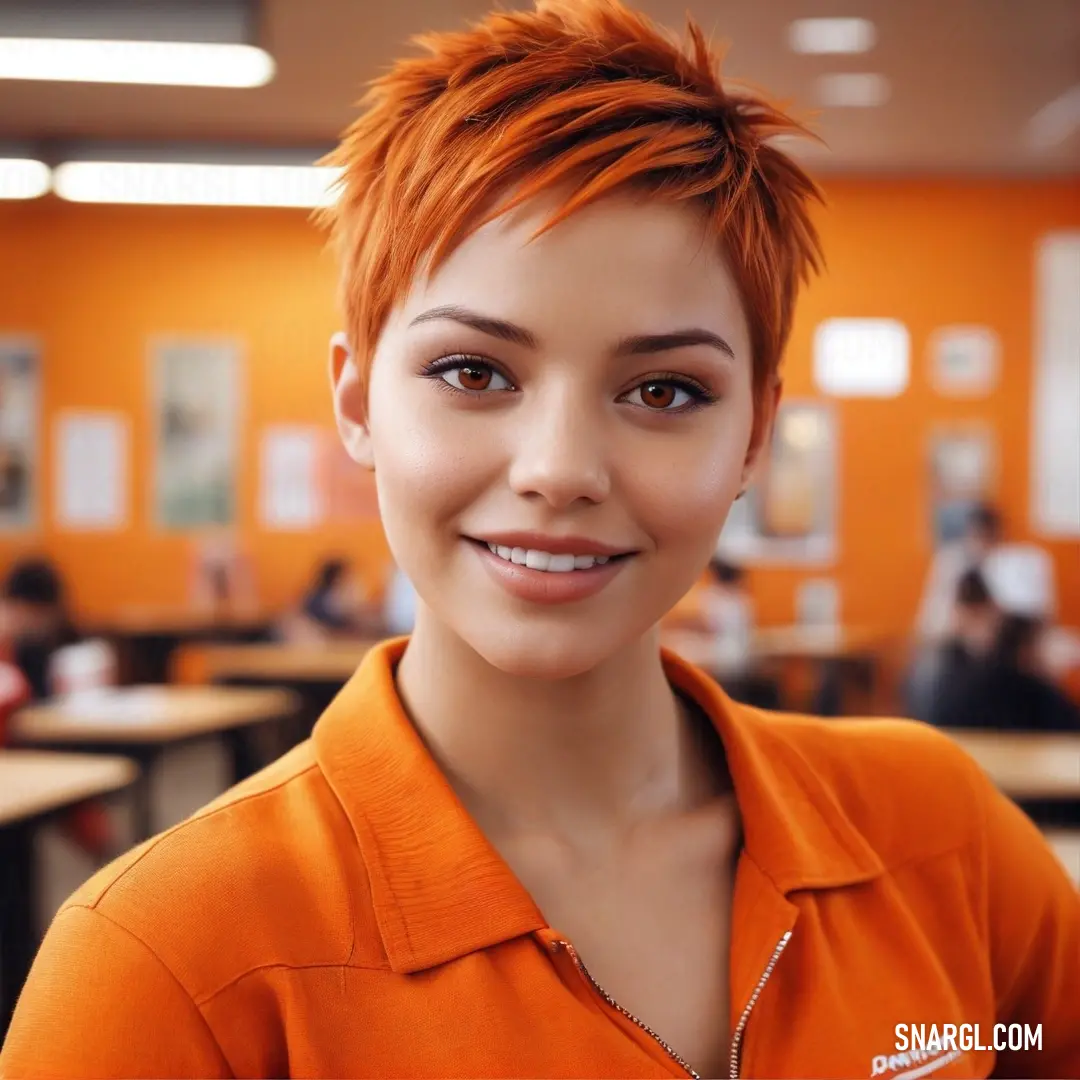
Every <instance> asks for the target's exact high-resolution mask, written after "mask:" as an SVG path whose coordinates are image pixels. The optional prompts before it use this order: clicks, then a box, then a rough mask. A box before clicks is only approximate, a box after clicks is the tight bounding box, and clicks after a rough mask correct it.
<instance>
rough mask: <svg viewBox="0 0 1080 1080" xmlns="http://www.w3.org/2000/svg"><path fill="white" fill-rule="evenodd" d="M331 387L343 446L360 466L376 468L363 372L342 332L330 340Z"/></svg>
mask: <svg viewBox="0 0 1080 1080" xmlns="http://www.w3.org/2000/svg"><path fill="white" fill-rule="evenodd" d="M330 387H331V390H332V391H333V396H334V419H335V420H336V421H337V429H338V435H340V436H341V441H342V444H343V445H344V447H345V449H346V451H347V452H348V454H349V457H351V458H352V459H353V461H355V462H356V463H357V464H358V465H362V466H363V467H364V468H365V469H374V468H375V461H374V457H373V455H372V452H371V435H370V433H369V432H368V426H367V402H366V401H365V400H364V398H365V394H364V389H363V387H362V386H361V384H360V372H359V370H358V369H357V366H356V362H355V360H354V358H353V353H352V349H351V348H350V346H349V339H348V338H347V337H346V336H345V333H344V332H343V331H341V330H339V331H337V333H335V334H334V335H333V336H332V337H331V338H330Z"/></svg>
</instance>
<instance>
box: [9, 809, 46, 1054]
mask: <svg viewBox="0 0 1080 1080" xmlns="http://www.w3.org/2000/svg"><path fill="white" fill-rule="evenodd" d="M37 897H38V890H37V874H36V867H35V865H34V829H33V826H32V825H31V824H29V823H25V824H19V825H14V826H9V827H8V828H4V829H0V1042H2V1041H3V1038H4V1035H5V1034H6V1032H7V1029H8V1025H9V1024H10V1023H11V1015H12V1013H13V1012H14V1011H15V1002H16V1000H17V999H18V996H19V994H20V992H21V991H22V988H23V983H25V982H26V976H27V975H28V974H29V973H30V965H31V964H32V963H33V961H34V955H35V953H36V952H37V949H38V945H39V944H40V935H39V929H38V926H37V917H38V904H37Z"/></svg>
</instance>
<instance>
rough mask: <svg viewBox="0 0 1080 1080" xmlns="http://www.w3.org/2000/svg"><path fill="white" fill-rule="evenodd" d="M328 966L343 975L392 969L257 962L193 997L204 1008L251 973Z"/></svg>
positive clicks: (314, 969) (307, 969) (361, 965)
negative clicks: (253, 965)
mask: <svg viewBox="0 0 1080 1080" xmlns="http://www.w3.org/2000/svg"><path fill="white" fill-rule="evenodd" d="M328 968H341V972H342V976H343V977H344V974H345V972H346V971H348V970H349V969H352V970H354V971H382V972H385V973H387V974H390V972H391V969H390V968H389V967H383V966H379V967H372V966H369V965H367V964H342V963H339V962H337V961H335V962H333V963H329V964H280V963H275V964H257V965H256V966H255V967H252V968H248V969H247V970H246V971H243V972H241V973H240V974H239V975H235V976H233V978H231V979H230V980H229V981H228V982H227V983H224V984H223V985H221V986H219V987H218V988H217V989H216V990H211V991H210V993H208V994H206V995H204V996H203V997H200V998H194V999H192V1000H193V1001H195V1003H196V1004H197V1005H198V1007H199V1008H202V1006H204V1005H209V1004H210V1002H211V1001H213V1000H214V998H216V997H218V996H220V995H221V994H224V993H225V992H226V991H227V990H231V989H232V988H233V987H235V986H236V985H237V984H238V983H241V982H243V981H244V979H246V978H247V977H248V976H249V975H257V974H258V973H259V972H260V971H320V970H324V969H328Z"/></svg>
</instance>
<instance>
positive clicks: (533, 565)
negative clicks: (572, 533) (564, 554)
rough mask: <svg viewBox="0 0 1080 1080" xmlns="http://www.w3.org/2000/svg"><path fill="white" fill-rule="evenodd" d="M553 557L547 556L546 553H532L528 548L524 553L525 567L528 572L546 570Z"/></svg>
mask: <svg viewBox="0 0 1080 1080" xmlns="http://www.w3.org/2000/svg"><path fill="white" fill-rule="evenodd" d="M552 558H554V556H552V555H549V554H548V553H547V552H546V551H534V550H533V549H532V548H529V550H528V551H526V552H525V565H526V566H527V567H528V568H529V569H530V570H546V569H547V568H548V567H549V566H550V565H551V560H552Z"/></svg>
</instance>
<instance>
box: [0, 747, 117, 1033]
mask: <svg viewBox="0 0 1080 1080" xmlns="http://www.w3.org/2000/svg"><path fill="white" fill-rule="evenodd" d="M137 776H138V768H137V767H136V765H135V763H134V762H131V761H126V760H125V759H123V758H116V757H99V756H91V755H84V754H52V753H43V752H40V751H35V750H0V1041H2V1040H3V1036H4V1032H5V1031H6V1030H7V1027H8V1023H9V1022H10V1019H11V1013H12V1010H13V1009H14V1008H15V1001H16V999H17V998H18V995H19V992H20V991H21V989H22V986H23V983H24V982H25V981H26V976H27V974H28V972H29V971H30V965H31V963H32V962H33V959H34V954H35V953H36V952H37V948H38V945H39V943H40V941H41V933H40V930H41V928H40V927H39V926H38V925H37V919H38V914H39V906H38V891H37V885H38V875H37V866H36V864H35V859H34V836H35V833H36V830H37V828H38V826H39V825H41V824H42V822H44V821H46V820H47V819H48V818H49V816H50V815H52V814H55V813H57V812H59V811H62V810H65V809H67V808H68V807H71V806H74V805H77V804H78V803H80V802H83V801H84V800H85V799H91V798H95V797H97V796H100V795H105V794H109V793H111V792H115V791H120V790H121V789H123V788H125V787H128V786H129V785H131V784H132V783H133V782H134V781H135V780H136V778H137Z"/></svg>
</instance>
